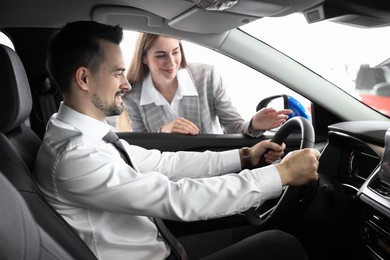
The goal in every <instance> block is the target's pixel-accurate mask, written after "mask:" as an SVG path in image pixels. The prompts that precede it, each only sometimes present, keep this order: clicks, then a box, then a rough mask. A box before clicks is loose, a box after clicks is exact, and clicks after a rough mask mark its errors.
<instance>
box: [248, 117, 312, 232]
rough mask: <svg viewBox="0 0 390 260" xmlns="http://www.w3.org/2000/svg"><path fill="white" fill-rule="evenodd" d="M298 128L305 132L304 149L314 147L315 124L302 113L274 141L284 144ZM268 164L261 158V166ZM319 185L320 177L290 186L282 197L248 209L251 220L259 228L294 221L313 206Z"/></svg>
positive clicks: (289, 121)
mask: <svg viewBox="0 0 390 260" xmlns="http://www.w3.org/2000/svg"><path fill="white" fill-rule="evenodd" d="M296 130H300V132H301V143H300V149H304V148H313V146H314V142H315V134H314V129H313V126H312V124H311V123H310V122H309V120H307V119H306V118H304V117H300V116H296V117H293V118H291V119H289V120H288V121H287V122H286V123H284V124H283V125H282V126H281V127H280V128H279V130H278V131H277V132H276V133H275V136H274V137H273V138H272V139H271V141H272V142H275V143H277V144H282V143H283V142H284V141H285V139H286V138H287V136H289V134H290V133H292V132H293V131H296ZM266 165H267V163H266V162H265V160H261V161H260V163H259V165H258V167H263V166H266ZM317 187H318V180H317V181H315V182H310V183H308V184H305V185H302V186H286V187H285V189H284V191H283V192H282V195H281V196H280V197H279V198H276V199H271V200H267V201H265V202H264V203H262V204H261V205H260V206H259V207H257V208H251V209H249V210H248V211H246V217H247V220H248V222H249V223H250V224H251V225H252V226H254V227H256V228H257V229H259V230H265V229H269V228H270V227H271V226H275V225H280V224H283V223H289V221H294V220H296V219H297V218H298V217H299V216H300V213H303V212H304V209H305V208H306V207H307V206H308V205H309V203H310V201H311V199H312V198H313V197H314V193H315V192H316V190H317Z"/></svg>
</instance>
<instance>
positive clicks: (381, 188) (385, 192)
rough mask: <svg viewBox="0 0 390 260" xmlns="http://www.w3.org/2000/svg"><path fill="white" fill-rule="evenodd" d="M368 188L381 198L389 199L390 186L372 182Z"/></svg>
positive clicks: (379, 181) (380, 182)
mask: <svg viewBox="0 0 390 260" xmlns="http://www.w3.org/2000/svg"><path fill="white" fill-rule="evenodd" d="M369 188H370V189H372V190H373V191H375V192H377V193H379V194H380V195H382V196H385V197H389V198H390V185H389V184H387V183H384V182H383V181H381V180H378V181H375V182H373V183H372V184H371V185H370V187H369Z"/></svg>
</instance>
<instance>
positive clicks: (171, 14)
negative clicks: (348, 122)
mask: <svg viewBox="0 0 390 260" xmlns="http://www.w3.org/2000/svg"><path fill="white" fill-rule="evenodd" d="M202 1H203V0H202ZM196 2H201V1H200V0H147V1H145V0H131V1H124V0H82V1H80V0H35V1H30V0H17V1H2V3H1V4H0V6H5V5H6V7H5V8H0V17H1V19H0V28H1V27H58V26H61V25H63V24H64V23H66V22H69V21H74V20H91V19H92V20H98V21H102V22H111V23H115V22H119V21H120V22H122V23H121V24H124V26H126V25H127V26H132V25H138V26H144V27H149V28H152V29H153V28H155V27H163V28H164V30H166V31H167V32H168V31H169V30H168V28H170V29H171V32H173V31H176V32H177V33H178V34H180V33H181V32H191V33H200V34H205V33H206V34H210V33H223V32H226V31H228V30H230V29H233V28H237V27H239V26H241V25H243V24H245V23H248V22H251V21H253V20H256V19H260V18H262V17H273V16H285V15H288V14H291V13H294V12H307V14H308V16H307V18H308V19H315V20H316V18H317V17H321V15H322V16H324V17H322V18H326V19H329V18H331V19H335V18H337V17H345V16H348V15H349V16H350V15H353V16H354V17H353V19H345V21H344V22H345V23H354V22H355V23H356V22H357V21H356V20H359V21H358V22H359V23H364V24H366V25H370V24H369V20H370V21H371V23H372V25H374V23H373V20H375V21H376V22H377V23H379V24H380V23H383V24H385V23H389V22H390V18H389V16H390V15H389V12H390V7H386V6H387V5H385V6H383V3H382V4H381V1H377V0H374V1H369V0H343V1H338V0H327V1H323V0H293V1H292V0H223V1H219V2H226V3H228V4H231V7H230V8H227V9H224V10H205V9H203V8H201V7H199V6H198V5H197V4H196ZM204 2H211V3H213V1H211V0H205V1H204ZM203 6H204V5H203ZM215 6H216V5H211V9H212V8H213V7H214V9H215ZM318 7H321V10H320V11H318V12H311V10H315V9H316V8H318ZM334 10H337V12H332V11H334ZM324 13H325V15H324ZM15 16H16V17H17V18H15ZM356 16H358V17H356ZM322 18H321V19H322ZM124 21H127V22H124ZM164 30H163V31H164Z"/></svg>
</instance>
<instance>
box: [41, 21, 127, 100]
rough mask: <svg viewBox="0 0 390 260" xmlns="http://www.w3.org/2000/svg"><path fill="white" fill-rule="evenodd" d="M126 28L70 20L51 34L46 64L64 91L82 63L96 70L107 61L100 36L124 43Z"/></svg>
mask: <svg viewBox="0 0 390 260" xmlns="http://www.w3.org/2000/svg"><path fill="white" fill-rule="evenodd" d="M122 37H123V29H122V28H121V27H120V26H118V25H116V26H112V25H106V24H101V23H98V22H93V21H77V22H71V23H67V24H66V25H65V26H63V27H61V28H60V30H59V31H57V32H56V33H55V34H54V35H53V36H52V38H51V41H50V45H49V50H48V54H47V60H46V67H47V70H48V71H49V74H50V77H51V78H52V79H53V81H54V82H55V83H56V84H57V85H58V87H59V88H60V90H61V92H62V93H63V94H64V93H67V92H68V91H69V89H70V85H71V77H72V75H73V74H74V73H75V71H76V70H77V69H78V68H80V67H86V68H88V69H90V70H91V71H92V72H95V71H96V70H97V69H98V68H99V66H100V64H101V63H102V62H103V61H104V59H105V57H104V50H103V49H102V48H101V46H100V44H99V40H107V41H110V42H112V43H115V44H118V45H119V44H120V42H121V41H122Z"/></svg>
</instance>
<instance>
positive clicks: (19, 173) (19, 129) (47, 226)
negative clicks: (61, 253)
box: [0, 44, 96, 259]
mask: <svg viewBox="0 0 390 260" xmlns="http://www.w3.org/2000/svg"><path fill="white" fill-rule="evenodd" d="M31 107H32V101H31V92H30V87H29V84H28V80H27V77H26V73H25V70H24V67H23V64H22V62H21V60H20V59H19V57H18V55H17V54H16V53H15V52H14V51H13V50H12V49H10V48H8V47H6V46H4V45H1V44H0V130H1V133H0V171H2V172H3V174H4V176H5V177H7V178H8V180H9V181H10V182H11V183H12V184H13V186H14V187H15V188H16V189H17V190H18V191H19V192H20V194H21V195H22V197H23V198H24V200H25V201H26V203H27V205H28V206H29V208H30V210H31V213H32V215H33V216H34V218H35V220H36V221H37V222H38V223H39V225H40V226H41V227H42V228H43V229H44V230H45V231H46V232H47V233H48V234H49V235H50V236H52V237H53V238H54V239H55V240H56V241H57V242H58V243H59V244H60V245H61V246H62V247H63V248H64V249H65V250H66V251H67V252H68V253H69V254H71V255H72V257H74V258H75V259H96V257H95V255H94V254H93V253H92V251H91V250H90V249H89V248H88V247H87V246H86V244H85V243H84V242H83V241H82V239H81V238H80V237H79V236H78V235H77V234H76V233H75V231H74V230H73V229H72V228H71V227H70V226H69V225H68V224H67V222H66V221H65V220H64V219H63V218H62V217H61V216H60V215H59V214H58V213H57V212H56V211H55V210H54V209H53V208H52V207H51V206H50V205H49V203H48V202H47V201H46V199H45V198H44V196H43V194H42V193H41V191H40V190H39V187H38V186H37V184H36V182H35V180H34V178H33V176H32V174H31V171H32V169H33V167H34V161H35V157H36V154H37V152H38V149H39V147H40V145H41V139H40V138H39V137H38V136H37V135H36V134H35V133H34V132H33V131H32V129H31V128H30V127H29V126H28V125H26V124H25V121H26V119H28V116H29V114H30V112H31ZM37 174H39V173H37Z"/></svg>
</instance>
